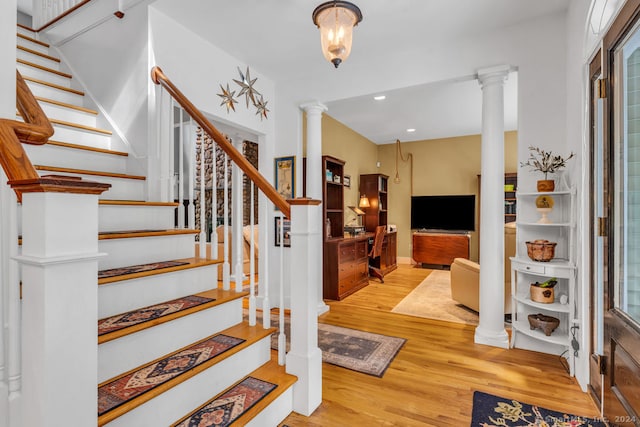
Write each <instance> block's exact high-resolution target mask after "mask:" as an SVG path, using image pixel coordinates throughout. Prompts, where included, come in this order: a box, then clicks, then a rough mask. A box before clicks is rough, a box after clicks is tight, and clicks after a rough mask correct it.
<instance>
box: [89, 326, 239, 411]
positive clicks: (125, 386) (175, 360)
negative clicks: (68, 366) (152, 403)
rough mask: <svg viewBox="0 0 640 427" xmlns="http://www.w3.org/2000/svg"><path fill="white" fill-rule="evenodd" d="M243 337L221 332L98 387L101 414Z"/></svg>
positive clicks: (223, 349)
mask: <svg viewBox="0 0 640 427" xmlns="http://www.w3.org/2000/svg"><path fill="white" fill-rule="evenodd" d="M244 341H245V340H243V339H241V338H236V337H231V336H228V335H224V334H218V335H215V336H213V337H211V338H208V339H206V340H204V341H200V342H199V343H196V344H194V345H192V346H190V347H188V348H186V349H184V350H182V351H180V352H178V353H175V354H173V355H171V356H169V357H165V358H163V359H160V360H158V361H156V362H153V363H150V364H148V365H146V366H143V367H142V368H140V369H138V370H135V371H133V372H129V373H128V374H126V375H124V376H122V377H119V378H117V379H115V380H113V381H109V382H107V383H104V384H102V385H100V386H99V387H98V415H102V414H104V413H106V412H108V411H110V410H112V409H114V408H117V407H118V406H120V405H122V404H124V403H126V402H128V401H129V400H131V399H133V398H135V397H137V396H140V395H141V394H144V393H146V392H148V391H149V390H152V389H154V388H156V387H158V386H159V385H161V384H164V383H166V382H167V381H169V380H171V379H173V378H175V377H177V376H179V375H182V374H184V373H185V372H187V371H190V370H191V369H193V368H195V367H196V366H198V365H201V364H202V363H204V362H206V361H207V360H210V359H213V358H214V357H216V356H218V355H220V354H222V353H224V352H226V351H229V350H231V349H232V348H234V347H235V346H237V345H239V344H241V343H243V342H244Z"/></svg>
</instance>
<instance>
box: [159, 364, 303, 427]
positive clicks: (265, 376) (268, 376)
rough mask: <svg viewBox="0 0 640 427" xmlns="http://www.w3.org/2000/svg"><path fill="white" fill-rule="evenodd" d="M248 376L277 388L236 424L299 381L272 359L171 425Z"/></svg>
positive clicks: (244, 421) (245, 413) (251, 416)
mask: <svg viewBox="0 0 640 427" xmlns="http://www.w3.org/2000/svg"><path fill="white" fill-rule="evenodd" d="M248 377H253V378H257V379H259V380H263V381H267V382H269V383H272V384H275V385H276V388H275V389H273V390H272V391H271V392H270V393H269V394H267V395H266V396H264V397H263V398H262V399H260V400H259V401H258V402H256V403H255V405H253V406H252V407H251V408H249V409H248V410H247V411H245V412H244V413H243V414H242V415H241V416H239V417H238V418H236V419H235V420H233V424H234V425H236V424H237V425H241V426H242V425H245V424H247V423H248V422H249V421H250V420H252V419H253V418H254V417H255V416H256V415H258V414H259V413H260V412H261V411H262V410H263V409H265V408H266V407H267V406H269V404H271V403H272V402H273V401H275V400H276V399H277V398H278V397H279V396H280V395H282V393H284V392H285V391H287V390H288V389H289V387H291V386H292V385H293V384H295V383H296V381H298V378H297V377H295V376H294V375H291V374H288V373H287V371H286V368H285V367H284V366H280V365H278V363H277V362H276V361H275V360H270V361H268V362H267V363H265V364H264V365H262V366H260V367H259V368H258V369H256V370H255V371H253V372H251V373H250V374H249V375H247V376H246V377H244V378H242V379H241V380H240V381H238V382H237V383H235V384H234V385H232V386H231V387H229V388H227V389H225V390H224V391H222V392H221V393H219V394H218V395H216V396H215V397H213V398H211V399H209V400H208V401H207V402H205V403H204V404H202V405H200V406H199V407H198V408H196V409H194V410H193V411H191V412H190V413H189V414H187V415H185V416H184V417H183V418H181V419H180V420H178V421H176V422H175V423H173V424H171V427H175V426H176V425H178V424H180V423H181V422H182V421H183V420H184V419H186V418H187V417H190V416H191V415H193V414H195V413H196V412H198V411H199V410H200V409H202V408H204V407H205V406H207V405H208V404H209V403H211V402H213V401H214V400H216V399H218V398H219V397H220V396H222V395H224V394H225V393H227V392H228V391H229V390H231V389H232V388H233V387H235V386H236V385H237V384H239V383H241V382H242V381H244V380H245V379H247V378H248Z"/></svg>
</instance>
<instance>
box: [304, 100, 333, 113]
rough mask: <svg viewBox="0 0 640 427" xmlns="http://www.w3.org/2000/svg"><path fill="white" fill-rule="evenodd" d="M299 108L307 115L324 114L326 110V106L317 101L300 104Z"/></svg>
mask: <svg viewBox="0 0 640 427" xmlns="http://www.w3.org/2000/svg"><path fill="white" fill-rule="evenodd" d="M300 108H301V109H302V110H304V111H305V112H307V113H324V112H325V111H327V110H328V108H327V106H326V105H324V104H323V103H321V102H319V101H313V102H307V103H305V104H301V105H300Z"/></svg>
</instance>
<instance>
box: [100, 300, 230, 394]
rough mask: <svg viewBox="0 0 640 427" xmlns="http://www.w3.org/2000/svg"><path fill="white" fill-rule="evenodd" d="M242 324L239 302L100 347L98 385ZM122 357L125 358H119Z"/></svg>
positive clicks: (212, 308)
mask: <svg viewBox="0 0 640 427" xmlns="http://www.w3.org/2000/svg"><path fill="white" fill-rule="evenodd" d="M241 321H242V299H241V298H240V299H237V300H234V301H230V302H228V303H226V304H222V305H219V306H216V307H211V308H209V309H207V310H202V311H199V312H197V313H194V314H191V315H189V316H184V317H181V318H179V319H176V320H173V321H171V322H166V323H162V324H160V325H158V326H154V327H152V328H148V329H144V330H142V331H140V332H136V333H135V334H130V335H127V336H124V337H122V338H118V339H115V340H112V341H109V342H106V343H104V344H100V345H99V346H98V382H99V383H100V382H103V381H106V380H108V379H109V378H113V377H115V376H116V375H119V374H121V373H123V372H127V371H129V370H131V369H134V368H135V367H136V366H140V365H143V364H145V363H147V362H149V361H150V360H155V359H158V358H160V357H162V356H163V355H165V354H169V353H171V352H173V351H176V350H178V349H180V348H182V347H185V346H187V345H189V344H191V343H194V342H196V341H198V340H201V339H203V338H206V337H208V336H209V335H213V334H215V333H217V332H220V331H221V330H223V329H227V328H229V327H231V326H233V325H235V324H237V323H240V322H241ZM123 354H126V355H127V357H122V355H123Z"/></svg>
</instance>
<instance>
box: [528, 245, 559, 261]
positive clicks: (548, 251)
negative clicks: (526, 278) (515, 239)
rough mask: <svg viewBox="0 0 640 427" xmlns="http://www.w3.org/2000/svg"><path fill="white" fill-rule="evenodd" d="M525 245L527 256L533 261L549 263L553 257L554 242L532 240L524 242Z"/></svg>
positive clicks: (554, 250)
mask: <svg viewBox="0 0 640 427" xmlns="http://www.w3.org/2000/svg"><path fill="white" fill-rule="evenodd" d="M525 244H526V245H527V255H528V256H529V258H531V259H532V260H534V261H540V262H549V261H551V260H552V259H553V257H554V256H555V252H556V245H557V243H556V242H550V241H548V240H534V241H532V242H525Z"/></svg>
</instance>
